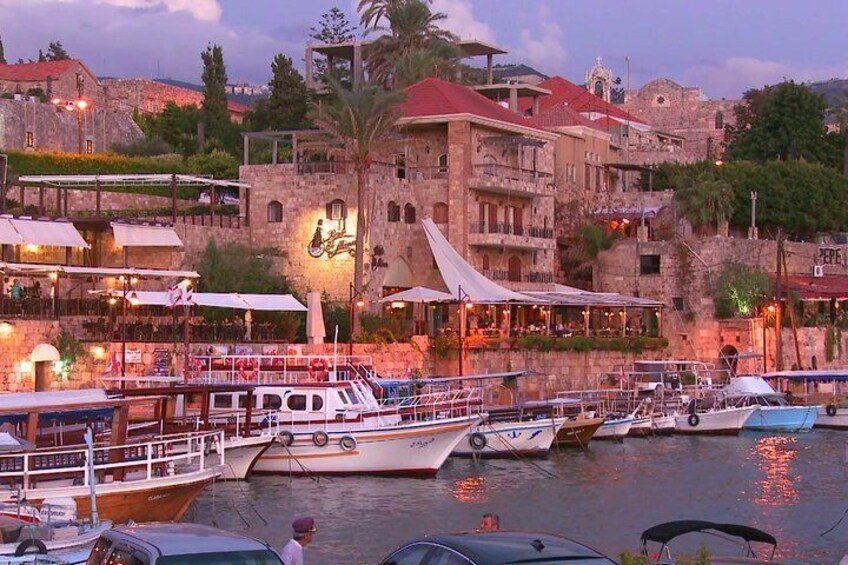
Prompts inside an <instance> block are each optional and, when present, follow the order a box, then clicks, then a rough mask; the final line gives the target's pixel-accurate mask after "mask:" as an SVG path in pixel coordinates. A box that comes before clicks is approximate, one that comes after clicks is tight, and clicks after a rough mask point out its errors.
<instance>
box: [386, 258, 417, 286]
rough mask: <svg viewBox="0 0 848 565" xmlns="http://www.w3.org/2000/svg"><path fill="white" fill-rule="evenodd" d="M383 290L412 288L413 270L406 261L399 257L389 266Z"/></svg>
mask: <svg viewBox="0 0 848 565" xmlns="http://www.w3.org/2000/svg"><path fill="white" fill-rule="evenodd" d="M383 288H385V289H392V290H395V289H399V290H403V289H407V288H412V269H411V268H410V267H409V263H407V262H406V259H404V258H403V257H398V258H396V259H395V260H394V261H392V262H391V263H390V264H389V266H388V268H387V269H386V274H385V276H384V277H383Z"/></svg>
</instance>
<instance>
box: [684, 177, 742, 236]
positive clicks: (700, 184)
mask: <svg viewBox="0 0 848 565" xmlns="http://www.w3.org/2000/svg"><path fill="white" fill-rule="evenodd" d="M733 198H734V193H733V187H732V186H730V184H729V183H727V182H726V181H724V180H721V179H719V178H716V177H715V176H714V175H711V174H709V173H707V174H702V175H700V176H699V177H697V178H696V179H695V181H694V182H692V183H691V184H689V185H688V186H685V187H684V188H680V189H678V190H677V191H676V192H675V193H674V199H675V201H676V202H677V204H678V206H679V207H680V211H681V212H682V213H683V215H684V216H686V218H687V219H688V220H689V222H691V224H692V227H694V228H703V227H706V226H707V225H709V224H710V223H712V222H715V224H716V229H717V230H718V226H719V225H720V224H721V223H722V222H723V221H725V220H727V219H728V218H729V217H730V215H731V214H732V213H733Z"/></svg>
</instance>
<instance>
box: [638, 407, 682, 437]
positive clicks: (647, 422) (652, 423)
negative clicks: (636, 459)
mask: <svg viewBox="0 0 848 565" xmlns="http://www.w3.org/2000/svg"><path fill="white" fill-rule="evenodd" d="M674 427H675V424H674V415H673V414H671V415H666V414H663V413H662V412H653V413H651V414H649V415H647V416H638V417H637V418H636V419H635V420H634V421H633V425H632V426H630V431H629V432H628V434H627V435H628V437H650V436H664V435H671V434H673V433H674Z"/></svg>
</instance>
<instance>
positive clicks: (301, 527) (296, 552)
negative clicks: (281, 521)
mask: <svg viewBox="0 0 848 565" xmlns="http://www.w3.org/2000/svg"><path fill="white" fill-rule="evenodd" d="M316 531H317V528H316V527H315V520H314V519H312V518H309V517H304V518H298V519H297V520H295V521H294V522H292V539H290V540H289V542H288V543H287V544H286V545H285V546H283V551H281V552H280V557H281V558H282V559H283V563H285V564H286V565H303V548H304V547H306V546H307V545H309V544H310V543H312V534H313V533H315V532H316Z"/></svg>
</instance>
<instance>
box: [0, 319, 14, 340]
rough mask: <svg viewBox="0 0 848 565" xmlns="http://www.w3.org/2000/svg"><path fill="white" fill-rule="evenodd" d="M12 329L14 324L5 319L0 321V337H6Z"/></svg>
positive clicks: (10, 333)
mask: <svg viewBox="0 0 848 565" xmlns="http://www.w3.org/2000/svg"><path fill="white" fill-rule="evenodd" d="M14 330H15V326H13V325H12V323H11V322H7V321H5V320H3V321H2V322H0V337H8V336H10V335H12V332H13V331H14Z"/></svg>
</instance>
